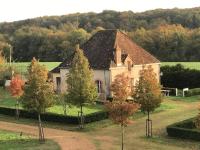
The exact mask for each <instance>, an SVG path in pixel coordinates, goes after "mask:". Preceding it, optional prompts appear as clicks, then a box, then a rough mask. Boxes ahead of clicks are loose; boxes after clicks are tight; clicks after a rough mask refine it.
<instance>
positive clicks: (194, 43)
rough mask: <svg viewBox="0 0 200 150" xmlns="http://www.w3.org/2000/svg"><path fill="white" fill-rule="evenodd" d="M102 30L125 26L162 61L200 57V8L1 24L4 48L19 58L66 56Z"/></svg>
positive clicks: (0, 40) (0, 41)
mask: <svg viewBox="0 0 200 150" xmlns="http://www.w3.org/2000/svg"><path fill="white" fill-rule="evenodd" d="M102 29H120V30H122V31H124V32H126V33H127V34H128V35H129V36H130V37H131V38H132V39H133V40H134V41H135V42H137V43H138V44H139V45H141V46H142V47H144V48H145V49H146V50H148V51H150V52H151V53H152V54H154V55H155V56H156V57H157V58H158V59H160V60H161V61H199V60H200V44H199V43H200V7H199V8H192V9H157V10H152V11H146V12H143V13H133V12H132V11H127V12H116V11H103V12H102V13H82V14H79V13H77V14H70V15H64V16H52V17H40V18H35V19H27V20H23V21H16V22H11V23H0V50H2V51H3V53H4V55H5V56H8V55H9V46H8V44H7V43H9V44H11V45H12V46H13V58H14V60H15V61H30V60H31V59H32V57H33V56H35V57H37V58H39V59H40V60H41V61H62V60H63V59H64V58H66V57H69V56H70V55H71V53H72V51H73V48H74V45H75V44H77V43H79V44H82V43H83V42H85V41H86V40H87V39H88V38H90V37H91V35H93V34H94V33H95V32H97V31H98V30H102Z"/></svg>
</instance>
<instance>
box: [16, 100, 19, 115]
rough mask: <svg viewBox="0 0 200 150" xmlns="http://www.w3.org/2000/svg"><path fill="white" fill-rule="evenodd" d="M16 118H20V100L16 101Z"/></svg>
mask: <svg viewBox="0 0 200 150" xmlns="http://www.w3.org/2000/svg"><path fill="white" fill-rule="evenodd" d="M16 119H19V101H18V100H17V103H16Z"/></svg>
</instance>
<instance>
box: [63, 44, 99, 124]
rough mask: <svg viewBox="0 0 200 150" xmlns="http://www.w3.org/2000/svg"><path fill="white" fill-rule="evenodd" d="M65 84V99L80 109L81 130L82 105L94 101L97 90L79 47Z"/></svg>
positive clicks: (86, 61)
mask: <svg viewBox="0 0 200 150" xmlns="http://www.w3.org/2000/svg"><path fill="white" fill-rule="evenodd" d="M66 82H67V85H68V86H67V98H68V99H69V100H70V102H71V103H72V104H74V105H76V106H78V107H80V128H83V105H84V103H86V102H93V101H94V100H96V98H97V90H96V86H95V83H94V81H93V73H92V70H91V69H90V67H89V63H88V60H87V58H86V57H85V56H84V54H83V51H82V50H81V49H79V46H77V47H76V51H75V55H74V58H73V61H72V66H71V68H70V69H69V74H68V75H67V81H66Z"/></svg>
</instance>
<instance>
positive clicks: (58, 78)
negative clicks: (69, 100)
mask: <svg viewBox="0 0 200 150" xmlns="http://www.w3.org/2000/svg"><path fill="white" fill-rule="evenodd" d="M60 83H61V78H60V77H56V86H57V90H56V91H57V92H58V93H59V92H60V90H61V89H60Z"/></svg>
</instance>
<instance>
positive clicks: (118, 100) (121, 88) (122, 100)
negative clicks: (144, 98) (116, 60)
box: [106, 73, 139, 150]
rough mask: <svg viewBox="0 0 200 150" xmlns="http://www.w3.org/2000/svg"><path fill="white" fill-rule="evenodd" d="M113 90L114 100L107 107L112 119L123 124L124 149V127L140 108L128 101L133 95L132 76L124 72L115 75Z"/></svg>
mask: <svg viewBox="0 0 200 150" xmlns="http://www.w3.org/2000/svg"><path fill="white" fill-rule="evenodd" d="M111 91H112V92H113V101H112V102H108V103H107V104H106V107H107V109H108V111H109V115H110V118H111V120H113V122H114V123H116V124H120V125H121V134H122V144H121V146H122V148H121V149H122V150H123V149H124V127H126V126H127V125H128V124H129V123H130V120H129V117H130V116H131V115H133V114H134V113H135V112H136V111H137V110H138V108H139V105H138V104H136V103H134V102H128V101H127V99H128V97H129V96H130V95H131V85H130V78H129V77H128V76H126V75H125V74H124V73H122V74H119V75H117V76H116V77H115V80H114V81H113V83H112V84H111Z"/></svg>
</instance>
